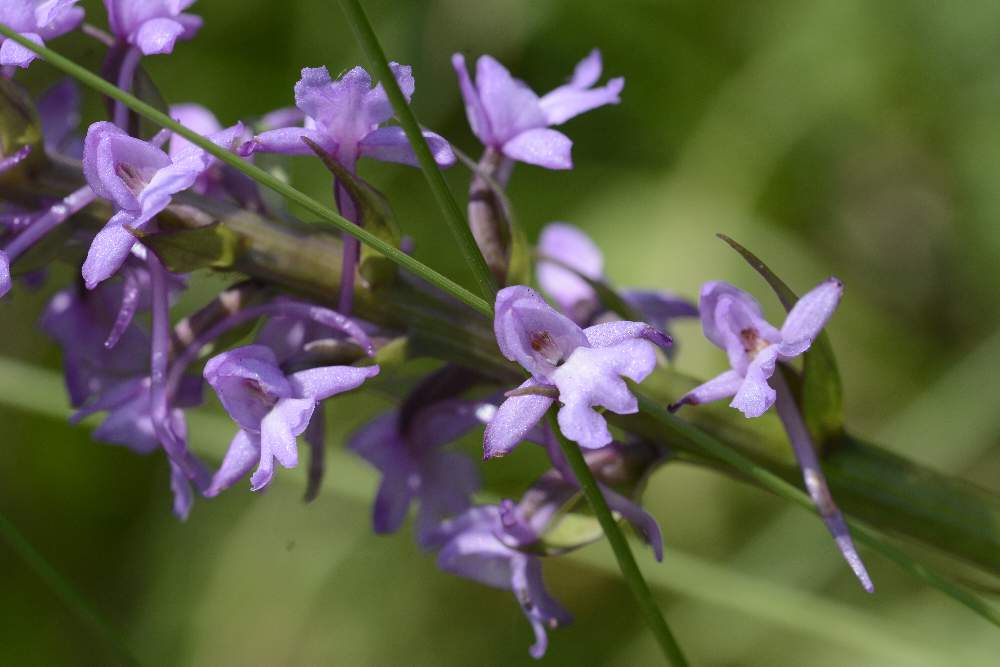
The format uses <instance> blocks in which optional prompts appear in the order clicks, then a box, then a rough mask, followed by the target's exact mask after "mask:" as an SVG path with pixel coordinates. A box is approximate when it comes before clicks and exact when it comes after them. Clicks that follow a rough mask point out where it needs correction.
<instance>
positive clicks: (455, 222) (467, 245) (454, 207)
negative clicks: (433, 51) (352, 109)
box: [340, 0, 497, 301]
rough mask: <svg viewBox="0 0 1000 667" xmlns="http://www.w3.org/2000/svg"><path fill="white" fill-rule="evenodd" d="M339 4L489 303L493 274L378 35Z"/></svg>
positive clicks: (347, 4) (352, 3)
mask: <svg viewBox="0 0 1000 667" xmlns="http://www.w3.org/2000/svg"><path fill="white" fill-rule="evenodd" d="M340 5H341V7H343V9H344V13H345V14H347V19H348V21H350V24H351V28H352V29H353V30H354V35H355V37H357V39H358V43H359V44H361V49H362V50H363V51H364V52H365V56H366V57H367V58H368V62H369V64H370V65H371V66H372V69H374V70H375V75H376V76H377V77H378V79H379V81H381V82H382V87H383V88H385V92H386V94H387V95H388V96H389V101H390V102H392V107H393V109H395V111H396V117H397V118H398V119H399V124H400V125H401V126H402V127H403V131H404V132H405V133H406V138H407V139H409V140H410V145H411V146H412V147H413V152H414V153H416V155H417V160H419V161H420V168H421V170H423V172H424V177H425V178H426V179H427V185H429V186H430V188H431V192H433V193H434V199H436V200H437V203H438V206H439V207H440V208H441V213H443V214H444V221H445V223H446V224H447V225H448V228H449V229H450V230H451V233H452V235H453V236H454V237H455V240H456V241H457V242H458V246H459V248H461V250H462V255H464V257H465V261H466V262H467V263H468V265H469V266H470V267H471V268H472V272H473V274H474V275H475V277H476V282H478V283H479V289H480V292H482V294H483V296H484V297H486V299H487V300H490V301H492V300H493V296H494V295H495V294H496V291H497V285H496V281H495V280H494V279H493V273H492V272H491V271H490V268H489V266H487V264H486V260H485V259H484V258H483V254H482V252H480V250H479V246H478V245H477V244H476V239H475V238H474V237H473V236H472V231H471V230H470V229H469V225H468V223H467V222H466V219H465V216H464V215H462V210H461V209H460V208H459V207H458V202H457V201H455V197H454V195H452V193H451V190H450V189H449V188H448V184H447V183H445V180H444V176H443V175H442V174H441V170H440V169H439V168H438V165H437V162H435V160H434V156H433V155H431V149H430V147H429V146H428V145H427V140H426V139H425V138H424V135H423V132H422V131H421V129H420V125H419V124H418V123H417V118H416V116H415V115H414V114H413V110H412V109H411V108H410V105H409V104H408V103H407V101H406V97H404V96H403V91H401V90H400V89H399V84H398V83H396V77H395V76H394V75H393V73H392V70H391V69H390V68H389V61H388V59H386V57H385V51H383V50H382V45H381V44H379V41H378V36H377V35H376V34H375V30H374V29H373V28H372V24H371V22H370V21H369V20H368V16H367V15H366V14H365V10H364V8H362V7H361V3H360V2H359V1H358V0H341V2H340Z"/></svg>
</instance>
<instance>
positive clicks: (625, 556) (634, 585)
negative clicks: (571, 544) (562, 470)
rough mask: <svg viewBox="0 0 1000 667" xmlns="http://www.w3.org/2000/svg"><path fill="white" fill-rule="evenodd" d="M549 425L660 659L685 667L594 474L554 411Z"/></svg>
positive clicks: (678, 647)
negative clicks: (593, 515) (561, 429)
mask: <svg viewBox="0 0 1000 667" xmlns="http://www.w3.org/2000/svg"><path fill="white" fill-rule="evenodd" d="M549 424H550V426H551V427H552V432H553V433H555V436H556V440H557V441H558V442H559V448H560V449H562V452H563V455H564V456H565V457H566V460H567V461H568V462H569V465H570V468H572V469H573V474H574V475H575V476H576V479H577V481H578V482H579V483H580V487H581V488H582V489H583V495H584V496H585V497H586V498H587V502H588V503H590V507H591V508H592V509H593V510H594V514H595V515H596V516H597V521H598V522H599V523H600V524H601V529H602V530H603V531H604V534H605V536H606V537H607V538H608V542H609V543H610V544H611V550H612V551H613V552H614V554H615V560H617V561H618V568H619V569H620V570H621V573H622V576H623V577H624V578H625V582H626V583H627V584H628V587H629V589H630V590H631V591H632V595H633V597H635V601H636V603H637V604H638V605H639V611H640V612H641V613H642V618H643V620H644V621H646V625H648V626H649V629H650V631H652V633H653V636H654V637H656V641H657V643H658V644H659V645H660V650H661V651H662V652H663V656H664V657H665V658H666V659H667V662H668V663H669V664H671V665H674V666H675V667H685V666H686V665H687V664H688V662H687V659H686V658H685V657H684V653H683V651H681V647H680V645H679V644H678V643H677V640H676V639H675V638H674V635H673V633H672V632H671V631H670V626H668V625H667V621H666V619H664V618H663V614H662V613H660V608H659V607H658V606H657V605H656V600H655V599H653V593H652V591H651V590H650V588H649V584H648V583H646V579H645V578H644V577H643V576H642V571H641V570H639V565H638V564H637V563H636V562H635V556H633V555H632V549H631V547H629V544H628V541H626V539H625V536H624V535H623V534H622V531H621V528H620V527H619V526H618V522H617V521H615V518H614V516H613V515H612V514H611V509H610V508H609V507H608V503H607V501H606V500H605V499H604V494H602V493H601V489H600V487H599V486H598V484H597V480H596V479H595V478H594V474H593V473H592V472H591V471H590V468H589V467H587V462H586V461H585V460H584V458H583V453H582V452H581V451H580V448H579V447H578V446H577V444H576V443H574V442H570V441H569V440H568V439H567V438H566V436H564V435H563V434H562V432H561V431H560V430H559V423H558V422H557V421H556V417H555V412H550V413H549Z"/></svg>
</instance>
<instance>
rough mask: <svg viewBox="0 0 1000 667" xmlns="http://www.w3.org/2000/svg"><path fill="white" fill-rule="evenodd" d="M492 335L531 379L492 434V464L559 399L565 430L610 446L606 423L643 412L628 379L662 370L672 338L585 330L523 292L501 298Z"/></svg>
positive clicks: (604, 327)
mask: <svg viewBox="0 0 1000 667" xmlns="http://www.w3.org/2000/svg"><path fill="white" fill-rule="evenodd" d="M493 326H494V331H495V334H496V338H497V343H498V345H499V346H500V351H501V352H502V353H503V355H504V356H505V357H506V358H507V359H510V360H511V361H516V362H517V363H519V364H520V365H521V366H522V367H524V369H525V370H527V371H528V372H529V373H531V379H529V380H527V381H526V382H524V384H522V385H521V386H520V387H518V388H517V389H516V390H514V392H511V393H510V394H508V395H509V396H510V397H509V398H507V400H505V401H504V402H503V403H502V404H501V405H500V408H499V409H498V410H497V413H496V416H495V417H494V418H493V419H492V421H490V423H489V425H488V426H487V427H486V434H485V439H484V450H485V451H484V454H485V457H486V458H491V457H494V456H503V455H504V454H507V453H508V452H510V451H511V450H512V449H513V448H514V447H515V446H517V444H518V443H520V442H521V440H523V439H524V437H525V435H526V434H527V433H528V432H529V431H530V430H531V428H532V427H533V426H534V425H535V424H537V423H538V421H539V420H540V419H541V418H542V416H543V415H544V414H545V411H546V410H548V409H549V406H551V405H552V403H553V401H555V400H556V398H558V400H559V402H560V403H562V407H561V408H560V410H559V414H558V419H559V428H560V429H561V430H562V432H563V433H564V434H565V435H566V437H567V438H569V439H570V440H574V441H576V442H577V443H578V444H579V445H580V446H581V447H586V448H589V449H594V448H597V447H603V446H604V445H607V444H608V443H610V442H611V432H610V431H609V430H608V424H607V422H606V421H605V419H604V417H603V416H602V415H601V414H600V413H598V412H597V411H596V410H595V408H596V407H603V408H606V409H608V410H611V411H612V412H615V413H618V414H632V413H634V412H637V411H638V409H639V408H638V403H637V401H636V398H635V396H633V395H632V392H630V391H629V389H628V385H626V384H625V381H624V380H623V379H622V378H623V377H625V378H628V379H630V380H632V381H633V382H642V380H644V379H645V378H646V376H647V375H649V374H650V373H651V372H652V371H653V369H654V368H655V367H656V351H655V348H656V346H659V347H661V348H667V347H669V345H670V343H671V341H670V338H669V337H668V336H666V335H665V334H663V333H662V332H660V331H658V330H657V329H655V328H653V327H652V326H650V325H648V324H645V323H643V322H626V321H619V322H607V323H605V324H598V325H595V326H592V327H587V328H586V329H581V328H580V327H579V326H577V325H576V324H575V323H574V322H573V321H572V320H570V319H569V318H568V317H566V316H565V315H562V314H561V313H559V312H558V311H556V310H555V309H554V308H552V307H551V306H550V305H548V304H547V303H546V302H545V301H544V300H543V299H542V298H541V297H540V296H538V294H537V293H535V291H534V290H532V289H531V288H529V287H525V286H523V285H515V286H512V287H506V288H504V289H502V290H500V292H499V293H498V294H497V299H496V318H495V320H494V325H493Z"/></svg>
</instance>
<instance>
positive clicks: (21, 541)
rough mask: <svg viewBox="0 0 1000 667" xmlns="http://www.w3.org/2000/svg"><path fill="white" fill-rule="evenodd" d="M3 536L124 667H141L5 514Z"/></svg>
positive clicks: (0, 516) (0, 532)
mask: <svg viewBox="0 0 1000 667" xmlns="http://www.w3.org/2000/svg"><path fill="white" fill-rule="evenodd" d="M0 536H2V537H3V539H4V541H5V542H7V544H8V545H9V546H10V548H11V549H12V550H13V551H14V552H15V553H16V554H17V555H18V556H19V557H20V558H21V560H22V561H24V563H25V564H26V565H27V566H28V567H30V568H31V569H32V570H34V572H35V574H37V575H38V577H39V578H40V579H41V580H42V581H44V582H45V584H46V585H47V586H48V587H49V588H50V589H51V590H52V591H53V592H54V593H55V594H56V595H57V596H58V597H59V599H61V600H62V602H63V604H65V605H66V606H67V607H68V608H69V609H70V611H72V612H73V613H74V614H76V615H77V616H78V617H79V618H80V620H82V621H83V622H84V623H86V624H87V625H89V626H90V627H91V628H93V629H94V631H96V632H97V634H98V635H99V636H100V637H101V639H103V640H104V642H105V643H106V644H107V645H108V647H109V648H110V649H111V651H112V652H113V653H114V655H115V657H116V658H117V659H118V662H119V663H121V664H123V665H138V664H139V661H138V660H136V659H135V657H133V656H132V654H131V652H129V650H128V648H127V647H126V646H125V644H123V643H122V641H121V640H120V639H119V638H118V636H117V634H116V633H115V632H114V631H113V630H112V629H111V626H110V624H109V623H107V622H106V621H105V620H104V619H103V618H102V617H101V615H100V613H98V612H97V610H96V609H94V608H93V607H91V606H90V605H89V604H87V601H86V600H85V599H84V598H83V596H82V595H80V593H79V592H77V590H76V589H75V588H73V585H72V584H71V583H70V582H69V581H67V580H66V579H65V578H63V576H62V575H61V574H59V572H58V571H57V570H56V569H55V568H54V567H52V565H51V564H50V563H49V562H48V561H47V560H45V558H44V557H43V556H42V555H41V554H40V553H38V551H36V550H35V548H34V547H33V546H31V543H30V542H29V541H28V538H26V537H25V536H24V535H22V534H21V531H19V530H18V529H17V527H16V526H15V525H14V524H13V523H12V522H11V521H10V519H8V518H7V517H6V516H5V515H4V514H3V513H0Z"/></svg>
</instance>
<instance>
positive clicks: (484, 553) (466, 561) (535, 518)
mask: <svg viewBox="0 0 1000 667" xmlns="http://www.w3.org/2000/svg"><path fill="white" fill-rule="evenodd" d="M550 517H551V513H549V512H536V513H534V514H533V515H532V517H531V518H530V519H528V520H526V519H524V518H523V516H522V513H521V511H520V508H518V507H517V506H516V505H515V504H514V503H513V502H511V501H509V500H507V501H504V502H502V503H501V504H499V505H486V506H482V507H474V508H472V509H469V510H467V511H466V512H464V513H463V514H461V515H459V516H458V517H456V518H454V519H449V520H447V521H445V522H443V523H442V524H441V525H440V526H439V527H438V528H437V530H436V531H434V533H433V535H432V536H431V541H432V543H434V544H440V545H441V551H440V553H439V554H438V567H440V568H441V569H442V570H444V571H445V572H450V573H452V574H456V575H458V576H460V577H464V578H466V579H471V580H473V581H477V582H479V583H481V584H485V585H487V586H493V587H495V588H500V589H503V590H508V591H511V592H513V593H514V597H515V598H517V601H518V604H520V605H521V611H522V612H523V613H524V616H525V618H527V619H528V622H529V623H530V624H531V629H532V630H533V631H534V633H535V643H534V644H533V645H532V646H531V648H530V649H529V653H530V654H531V656H532V657H533V658H536V659H539V658H541V657H542V656H543V655H545V650H546V648H547V647H548V635H547V634H546V630H547V629H552V628H556V627H558V626H560V625H565V624H567V623H569V622H570V621H571V620H572V617H571V616H570V614H569V612H567V611H566V610H565V609H563V607H562V606H561V605H560V604H559V603H558V602H556V601H555V600H554V599H553V598H552V596H550V595H549V593H548V591H546V590H545V583H544V581H543V580H542V563H541V560H540V559H539V558H538V557H537V556H533V555H530V554H528V553H526V552H525V551H522V549H523V548H525V547H528V546H530V545H531V544H533V543H535V542H536V541H537V540H538V536H539V534H540V532H541V530H542V529H543V528H544V524H545V522H546V521H547V520H548V519H549V518H550Z"/></svg>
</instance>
